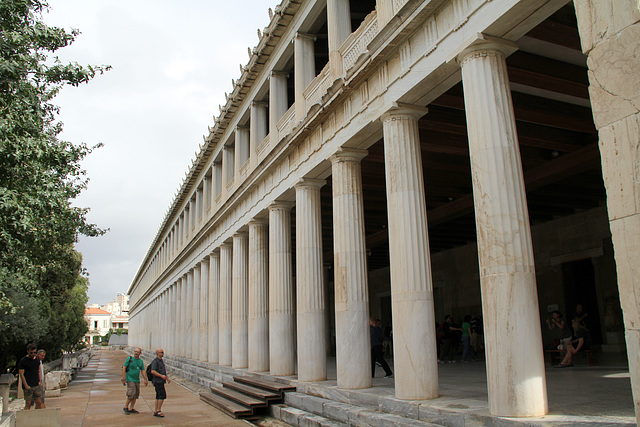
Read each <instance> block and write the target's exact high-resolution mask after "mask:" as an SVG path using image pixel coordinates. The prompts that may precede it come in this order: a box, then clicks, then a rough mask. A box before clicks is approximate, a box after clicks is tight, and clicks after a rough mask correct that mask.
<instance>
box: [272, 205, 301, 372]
mask: <svg viewBox="0 0 640 427" xmlns="http://www.w3.org/2000/svg"><path fill="white" fill-rule="evenodd" d="M292 207H293V204H292V203H274V204H272V205H271V206H269V364H270V373H271V375H281V376H285V375H293V374H295V346H294V334H295V331H294V322H293V321H294V319H293V315H294V314H293V277H292V265H291V262H292V261H291V208H292Z"/></svg>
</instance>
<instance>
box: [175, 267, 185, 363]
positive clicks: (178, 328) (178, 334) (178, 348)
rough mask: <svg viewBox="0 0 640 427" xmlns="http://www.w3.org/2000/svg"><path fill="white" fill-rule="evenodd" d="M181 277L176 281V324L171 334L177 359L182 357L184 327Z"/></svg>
mask: <svg viewBox="0 0 640 427" xmlns="http://www.w3.org/2000/svg"><path fill="white" fill-rule="evenodd" d="M182 295H183V288H182V277H181V278H179V279H178V280H177V281H176V324H175V329H174V330H173V333H174V334H175V350H174V353H175V355H176V356H178V357H184V345H182V336H183V335H184V333H183V332H182V331H184V326H183V323H182V311H183V310H184V300H183V299H182Z"/></svg>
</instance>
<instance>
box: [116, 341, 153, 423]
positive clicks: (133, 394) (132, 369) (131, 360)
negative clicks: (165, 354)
mask: <svg viewBox="0 0 640 427" xmlns="http://www.w3.org/2000/svg"><path fill="white" fill-rule="evenodd" d="M141 354H142V349H141V348H140V347H137V348H136V349H135V350H134V351H133V357H132V356H129V357H127V360H125V362H124V365H122V384H123V385H126V386H127V402H126V403H125V405H124V408H122V410H123V411H124V413H125V414H127V415H129V414H139V412H138V411H137V410H136V409H135V408H134V406H135V405H136V400H138V397H140V373H142V376H143V377H144V385H145V387H146V386H147V385H148V384H149V380H148V379H147V373H146V372H145V371H144V362H143V361H142V359H140V355H141Z"/></svg>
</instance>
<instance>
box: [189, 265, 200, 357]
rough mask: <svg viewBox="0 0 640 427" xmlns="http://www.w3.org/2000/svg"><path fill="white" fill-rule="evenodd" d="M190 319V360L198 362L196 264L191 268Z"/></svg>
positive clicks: (197, 279)
mask: <svg viewBox="0 0 640 427" xmlns="http://www.w3.org/2000/svg"><path fill="white" fill-rule="evenodd" d="M191 319H192V321H191V325H192V327H191V358H192V359H193V360H200V352H201V350H200V264H196V266H195V267H194V268H193V305H192V306H191Z"/></svg>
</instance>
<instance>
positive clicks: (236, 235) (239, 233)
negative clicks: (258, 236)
mask: <svg viewBox="0 0 640 427" xmlns="http://www.w3.org/2000/svg"><path fill="white" fill-rule="evenodd" d="M243 237H244V238H248V237H249V233H247V232H246V231H237V232H235V233H233V238H234V239H236V238H243Z"/></svg>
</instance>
